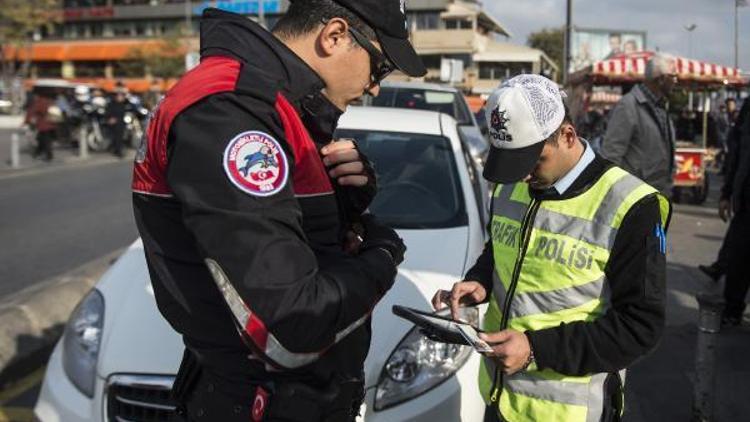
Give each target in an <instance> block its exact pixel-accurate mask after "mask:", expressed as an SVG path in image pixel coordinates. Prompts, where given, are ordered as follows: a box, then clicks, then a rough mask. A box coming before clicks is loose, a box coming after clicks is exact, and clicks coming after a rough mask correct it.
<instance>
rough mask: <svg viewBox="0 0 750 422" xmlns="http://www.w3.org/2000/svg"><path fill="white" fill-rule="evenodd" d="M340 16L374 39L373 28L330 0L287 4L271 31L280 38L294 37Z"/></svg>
mask: <svg viewBox="0 0 750 422" xmlns="http://www.w3.org/2000/svg"><path fill="white" fill-rule="evenodd" d="M333 18H341V19H343V20H345V21H346V22H347V23H349V25H350V26H351V27H353V28H354V29H356V30H358V31H359V32H361V33H362V34H364V36H365V37H367V39H369V40H376V39H377V36H376V35H375V30H374V29H372V27H370V25H368V24H367V23H366V22H365V21H364V20H362V19H361V18H360V17H359V16H357V15H356V14H355V13H354V12H352V11H351V10H349V9H347V8H345V7H343V6H341V5H339V4H337V3H335V2H333V1H332V0H297V1H294V2H292V3H291V4H290V5H289V9H288V10H287V12H286V14H285V15H284V16H282V17H281V19H279V21H278V22H277V23H276V25H274V27H273V30H272V31H273V33H274V34H276V35H278V36H279V37H281V38H296V37H299V36H302V35H307V34H309V33H310V32H312V31H314V30H315V29H317V28H318V27H319V26H320V25H322V24H324V23H325V22H327V21H329V20H331V19H333Z"/></svg>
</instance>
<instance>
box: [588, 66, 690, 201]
mask: <svg viewBox="0 0 750 422" xmlns="http://www.w3.org/2000/svg"><path fill="white" fill-rule="evenodd" d="M645 73H646V81H645V82H644V83H642V84H638V85H636V86H635V87H634V88H633V89H632V90H631V91H630V92H629V93H627V94H626V95H624V96H623V97H622V99H621V100H620V102H619V103H617V106H615V108H614V109H613V110H612V113H611V115H610V118H609V122H608V123H607V133H606V134H605V135H604V140H603V141H602V150H601V153H602V156H604V158H606V159H608V160H610V161H612V162H613V163H615V164H617V165H618V166H620V167H622V168H623V169H625V170H627V171H628V172H630V173H632V174H633V175H634V176H636V177H638V178H639V179H641V180H643V181H644V182H646V183H648V184H650V185H651V186H653V187H655V188H656V189H659V191H661V192H662V193H663V194H665V195H667V196H669V195H671V190H672V173H673V170H674V142H675V139H674V138H675V135H674V125H673V123H672V119H671V118H670V117H669V113H668V112H667V110H666V107H665V104H666V102H667V100H668V96H669V93H670V92H671V91H672V88H673V87H674V85H675V82H676V69H675V64H674V59H672V58H670V57H668V56H664V55H660V54H656V55H654V56H653V57H652V58H651V59H650V60H649V61H648V63H647V64H646V70H645Z"/></svg>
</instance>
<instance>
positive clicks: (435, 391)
mask: <svg viewBox="0 0 750 422" xmlns="http://www.w3.org/2000/svg"><path fill="white" fill-rule="evenodd" d="M337 136H339V137H350V138H355V139H357V141H358V142H359V145H360V148H361V149H362V150H363V151H364V152H365V153H366V154H367V155H368V156H369V157H370V159H371V160H372V161H373V163H374V165H375V168H376V171H377V173H378V185H379V193H378V195H377V197H376V199H375V201H374V202H373V204H372V205H371V207H370V210H371V211H372V212H373V213H374V214H376V215H378V216H379V217H380V219H381V220H383V221H384V222H385V223H387V224H390V225H391V226H393V227H394V228H396V229H397V230H398V232H399V234H400V235H401V236H402V237H403V238H404V240H405V242H406V244H407V246H408V251H407V255H406V260H405V261H404V263H403V264H402V265H401V266H400V268H399V271H398V276H397V280H396V282H395V284H394V285H393V288H392V289H391V290H390V291H389V293H388V294H387V295H386V296H385V297H384V298H383V299H382V301H381V302H380V303H379V305H378V306H377V307H376V308H375V311H374V314H373V320H372V327H373V337H372V346H371V348H370V353H369V355H368V357H367V360H366V362H365V377H366V398H365V403H364V404H363V409H362V410H363V412H362V417H361V418H360V419H362V420H365V421H367V422H386V421H387V422H395V421H426V422H437V421H451V422H453V421H459V420H462V421H478V420H481V419H482V416H483V414H484V409H485V405H484V403H483V401H482V399H481V397H480V395H479V392H478V387H477V381H476V380H477V373H478V367H479V359H480V356H479V354H478V353H476V352H475V351H473V350H472V349H470V348H469V347H466V346H458V345H451V344H444V343H435V342H433V341H431V340H428V339H427V338H426V337H424V336H423V335H422V334H421V333H420V332H419V331H418V330H416V329H415V328H414V326H413V325H412V324H411V323H409V322H407V321H406V320H404V319H401V318H399V317H396V316H395V315H393V314H392V312H391V308H392V306H393V305H394V304H401V305H406V306H410V307H414V308H419V309H423V310H429V309H430V299H431V297H432V296H433V294H434V293H435V291H436V290H437V289H440V288H442V289H448V288H450V286H452V284H453V283H454V282H455V281H457V280H458V279H459V278H460V277H461V276H462V275H463V274H464V272H465V271H466V270H467V269H468V267H469V266H470V265H472V264H473V262H474V261H475V259H476V258H477V256H478V255H479V254H480V253H481V250H482V247H483V244H484V225H485V219H486V216H485V214H486V212H485V211H484V208H485V206H486V202H485V199H486V198H487V193H486V190H484V189H485V188H484V187H483V185H485V184H484V183H481V180H480V178H479V174H481V173H479V172H478V171H477V169H476V168H475V167H474V160H471V159H470V158H469V155H468V153H467V151H465V150H464V147H462V143H461V142H460V141H459V137H458V133H457V124H456V121H455V120H454V119H453V118H452V117H450V116H448V115H446V114H439V113H436V112H427V111H415V110H396V109H385V108H383V109H380V108H370V107H367V108H359V107H354V108H350V110H349V111H348V112H347V113H346V114H345V115H344V117H342V120H341V122H340V125H339V131H338V134H337ZM480 315H481V310H480V309H478V308H467V312H466V317H467V318H469V319H471V320H473V321H474V322H475V323H478V322H479V318H480ZM182 351H183V345H182V341H181V338H180V337H179V336H178V335H177V333H175V332H174V331H173V330H172V329H171V328H170V326H169V325H168V324H167V323H166V321H165V320H164V319H163V318H162V317H161V315H160V314H159V311H158V309H157V307H156V303H155V301H154V293H153V290H152V288H151V283H150V281H149V275H148V271H147V269H146V262H145V259H144V255H143V246H142V244H141V242H140V241H136V242H135V243H134V244H133V245H132V246H131V247H130V248H129V249H128V250H127V252H125V253H124V254H123V255H122V257H121V258H120V259H119V260H118V261H117V262H116V263H115V264H114V265H113V266H112V267H111V268H110V270H109V271H108V272H107V273H106V274H105V275H104V276H103V277H102V279H101V280H100V281H99V283H98V284H97V285H96V287H95V288H94V289H93V290H92V291H91V292H90V293H89V294H88V296H86V297H85V298H84V299H83V300H82V302H81V303H80V304H79V306H78V307H77V308H76V310H75V311H74V313H73V315H72V316H71V319H70V321H69V322H68V325H67V327H66V330H65V334H64V336H63V338H62V339H61V340H60V342H59V343H58V344H57V346H56V347H55V350H54V353H53V354H52V357H51V359H50V362H49V364H48V367H47V373H46V376H45V379H44V383H43V386H42V391H41V395H40V397H39V400H38V402H37V404H36V407H35V409H34V412H35V415H36V417H37V418H38V419H39V420H40V421H41V422H58V421H64V422H79V421H111V422H128V421H166V420H167V418H168V416H169V414H170V413H171V411H172V409H173V408H174V407H173V403H171V402H170V400H169V389H170V388H171V385H172V382H173V378H174V374H175V373H176V372H177V368H178V365H179V361H180V359H181V357H182Z"/></svg>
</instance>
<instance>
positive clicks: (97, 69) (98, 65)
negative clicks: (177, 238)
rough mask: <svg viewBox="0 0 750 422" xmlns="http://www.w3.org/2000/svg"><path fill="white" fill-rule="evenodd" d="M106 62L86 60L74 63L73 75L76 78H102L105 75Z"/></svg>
mask: <svg viewBox="0 0 750 422" xmlns="http://www.w3.org/2000/svg"><path fill="white" fill-rule="evenodd" d="M106 68H107V62H104V61H86V62H76V63H75V75H76V77H77V78H103V77H105V76H106V70H105V69H106Z"/></svg>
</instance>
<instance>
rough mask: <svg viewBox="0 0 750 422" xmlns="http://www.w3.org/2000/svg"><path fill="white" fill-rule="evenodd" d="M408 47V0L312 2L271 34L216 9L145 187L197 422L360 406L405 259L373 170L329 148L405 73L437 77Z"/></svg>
mask: <svg viewBox="0 0 750 422" xmlns="http://www.w3.org/2000/svg"><path fill="white" fill-rule="evenodd" d="M407 38H408V32H407V30H406V14H405V10H404V7H403V3H402V2H399V0H385V1H384V0H335V1H334V0H296V1H294V2H293V3H292V4H291V5H290V7H289V9H288V12H287V13H286V15H285V16H284V17H282V18H281V19H280V20H279V22H278V23H277V24H276V26H275V27H274V30H273V33H271V32H267V31H266V30H265V29H263V28H262V27H261V26H259V25H257V24H255V23H254V22H252V21H251V20H249V19H247V18H245V17H242V16H239V15H236V14H232V13H228V12H223V11H220V10H216V9H208V10H206V11H205V12H204V15H203V19H202V21H201V62H200V64H199V65H198V66H197V67H196V68H194V69H193V70H191V71H190V72H188V73H187V74H186V75H185V76H183V77H182V79H181V80H180V81H179V82H178V83H177V84H176V85H175V86H174V88H172V89H171V90H170V91H169V92H168V93H167V94H166V96H165V98H164V99H163V100H162V101H161V102H160V103H159V104H158V106H157V107H156V109H155V110H154V111H153V113H152V118H151V121H150V124H149V126H148V130H147V136H146V137H145V138H144V141H143V143H142V145H141V147H140V148H139V150H138V154H137V156H136V164H135V169H134V177H133V186H132V189H133V204H134V208H135V216H136V221H137V225H138V230H139V232H140V234H141V237H142V238H143V244H144V249H145V253H146V259H147V262H148V268H149V272H150V275H151V279H152V284H153V287H154V294H155V296H156V301H157V304H158V306H159V310H160V311H161V313H162V315H163V316H164V317H165V318H166V319H167V321H168V322H169V323H170V324H171V326H172V327H173V328H174V329H175V330H176V331H177V332H179V333H180V334H181V335H182V338H183V341H184V343H185V347H186V351H185V355H184V357H183V360H182V363H181V366H180V370H179V372H178V375H177V379H176V381H175V385H174V387H173V392H174V395H175V399H176V400H177V402H178V404H179V407H178V413H179V414H180V416H181V417H182V418H183V419H187V420H190V421H193V420H206V421H222V422H225V421H230V422H231V421H248V420H254V421H259V420H274V421H276V420H284V421H322V420H325V421H351V420H353V419H354V416H355V415H356V414H357V412H358V411H359V408H360V404H361V402H362V398H363V394H364V390H363V376H362V373H363V362H364V359H365V357H366V355H367V351H368V349H369V344H370V327H369V324H370V319H369V316H370V312H371V311H372V309H373V307H374V306H375V305H376V304H377V302H378V300H379V299H380V298H381V297H382V296H383V295H384V294H385V293H386V292H387V291H388V289H389V288H390V287H391V285H392V284H393V281H394V278H395V275H396V266H397V265H398V264H399V263H400V262H401V261H402V260H403V256H404V251H405V247H404V245H403V242H402V240H401V239H400V238H399V237H398V236H397V235H396V233H395V232H394V231H393V230H392V229H390V228H388V227H385V226H382V225H380V224H378V223H377V221H376V220H375V219H374V218H373V217H371V216H369V215H364V216H363V215H362V214H363V212H364V211H365V210H366V209H367V206H368V204H369V202H370V201H371V200H372V197H373V195H374V192H375V180H374V174H373V172H372V168H371V167H370V166H369V164H368V162H367V160H366V158H365V157H363V156H362V155H361V154H360V153H359V151H358V150H357V149H356V146H355V145H354V144H353V142H351V141H341V142H333V143H331V140H332V137H333V131H334V129H335V127H336V124H337V121H338V118H339V116H340V115H341V113H342V110H344V109H345V108H346V106H347V105H348V104H349V103H350V102H352V101H354V100H357V99H358V98H359V97H360V96H361V95H362V94H363V93H365V92H366V91H369V92H370V93H371V94H373V95H377V93H378V89H379V83H380V81H381V80H382V79H383V78H385V77H386V76H387V75H388V74H389V73H390V72H391V71H392V70H394V69H396V68H398V69H400V70H402V71H403V72H404V73H407V74H409V75H413V76H421V75H423V74H424V73H425V69H424V67H423V65H422V63H421V62H420V60H419V58H418V56H417V55H416V53H415V52H414V50H413V48H412V46H411V45H410V44H409V41H408V39H407ZM355 233H356V234H355ZM357 236H360V237H362V238H363V240H361V241H357V240H356V239H357Z"/></svg>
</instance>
